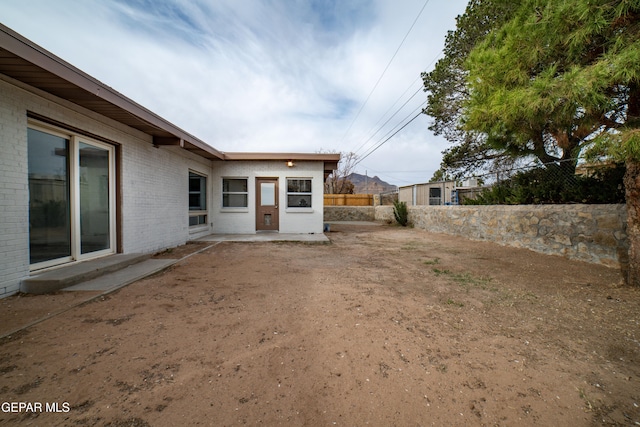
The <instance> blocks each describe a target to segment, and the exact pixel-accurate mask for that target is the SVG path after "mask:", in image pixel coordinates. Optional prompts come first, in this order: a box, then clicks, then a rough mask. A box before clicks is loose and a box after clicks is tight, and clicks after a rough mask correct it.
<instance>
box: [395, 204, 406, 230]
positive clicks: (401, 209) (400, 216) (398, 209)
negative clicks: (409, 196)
mask: <svg viewBox="0 0 640 427" xmlns="http://www.w3.org/2000/svg"><path fill="white" fill-rule="evenodd" d="M393 216H395V217H396V221H397V222H398V224H400V225H401V226H403V227H406V226H407V224H408V223H409V212H408V211H407V202H399V201H397V200H396V201H395V202H393Z"/></svg>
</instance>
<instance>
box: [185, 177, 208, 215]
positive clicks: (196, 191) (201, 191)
mask: <svg viewBox="0 0 640 427" xmlns="http://www.w3.org/2000/svg"><path fill="white" fill-rule="evenodd" d="M189 210H191V211H204V210H207V178H206V177H204V176H201V175H198V174H196V173H193V172H189Z"/></svg>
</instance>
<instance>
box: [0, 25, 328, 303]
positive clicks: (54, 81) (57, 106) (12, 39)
mask: <svg viewBox="0 0 640 427" xmlns="http://www.w3.org/2000/svg"><path fill="white" fill-rule="evenodd" d="M338 161H339V155H336V154H299V153H298V154H296V153H223V152H220V151H218V150H216V149H214V148H212V147H211V146H209V145H208V144H206V143H205V142H203V141H201V140H199V139H197V138H195V137H194V136H192V135H190V134H189V133H187V132H185V131H183V130H181V129H179V128H177V127H176V126H175V125H173V124H171V123H169V122H167V121H166V120H164V119H162V118H161V117H159V116H157V115H156V114H154V113H153V112H151V111H149V110H147V109H145V108H144V107H142V106H140V105H138V104H136V103H135V102H133V101H131V100H130V99H128V98H126V97H125V96H123V95H122V94H119V93H118V92H116V91H114V90H113V89H111V88H109V87H107V86H105V85H104V84H102V83H100V82H99V81H97V80H95V79H94V78H92V77H91V76H89V75H87V74H85V73H83V72H82V71H80V70H78V69H77V68H75V67H73V66H72V65H70V64H68V63H66V62H64V61H63V60H61V59H60V58H58V57H56V56H55V55H53V54H51V53H49V52H47V51H46V50H44V49H42V48H41V47H39V46H37V45H35V44H34V43H33V42H31V41H29V40H27V39H25V38H24V37H22V36H20V35H19V34H17V33H15V32H13V31H12V30H10V29H8V28H6V27H4V26H2V25H0V297H2V296H7V295H10V294H13V293H16V292H18V291H19V289H20V282H21V280H23V279H24V278H26V277H29V275H31V274H34V272H39V271H43V270H46V269H48V268H52V267H56V266H59V265H62V264H66V263H74V262H82V261H83V260H87V259H92V258H96V257H102V256H108V255H111V254H114V253H125V254H126V253H150V252H154V251H158V250H160V249H163V248H167V247H172V246H176V245H180V244H184V243H185V242H187V241H188V240H192V239H195V238H198V237H202V236H204V235H207V234H211V233H256V232H260V231H262V230H265V231H272V232H281V233H321V232H322V230H323V220H322V215H323V188H324V179H325V178H326V175H327V174H328V173H330V172H331V171H332V170H333V169H335V168H336V166H337V163H338Z"/></svg>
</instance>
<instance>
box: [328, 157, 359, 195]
mask: <svg viewBox="0 0 640 427" xmlns="http://www.w3.org/2000/svg"><path fill="white" fill-rule="evenodd" d="M357 160H358V156H357V155H356V154H355V153H351V152H350V153H343V154H342V155H341V156H340V163H338V169H336V170H334V171H333V173H332V174H331V175H329V177H328V178H327V181H326V182H325V186H324V192H325V193H326V194H353V190H354V187H355V186H354V185H353V182H351V180H349V179H348V177H349V176H350V175H351V173H352V172H353V169H354V168H355V167H356V163H357Z"/></svg>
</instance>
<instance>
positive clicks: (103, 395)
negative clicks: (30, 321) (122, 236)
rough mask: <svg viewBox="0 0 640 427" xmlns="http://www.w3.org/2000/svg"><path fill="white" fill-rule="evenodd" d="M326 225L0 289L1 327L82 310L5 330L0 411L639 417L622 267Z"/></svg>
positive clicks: (51, 417) (637, 292) (277, 419)
mask: <svg viewBox="0 0 640 427" xmlns="http://www.w3.org/2000/svg"><path fill="white" fill-rule="evenodd" d="M329 236H330V238H331V241H332V243H331V244H325V245H318V244H315V245H311V244H300V243H221V244H218V245H217V246H214V247H212V248H210V249H208V250H206V251H205V252H202V253H200V254H197V255H193V256H191V257H189V258H187V259H186V260H184V261H182V262H181V263H179V264H177V265H175V266H174V267H172V268H171V269H170V270H168V271H165V272H163V273H161V274H157V275H155V276H152V277H149V278H147V279H145V280H142V281H139V282H136V283H134V284H132V285H129V286H127V287H125V288H122V289H120V290H119V291H117V292H115V293H112V294H109V295H107V296H103V297H99V298H97V299H96V300H94V301H93V302H90V303H87V304H84V305H81V306H78V307H75V308H71V309H69V308H68V307H71V306H73V303H74V301H72V300H71V298H72V297H71V296H69V295H68V294H58V295H53V296H29V297H25V296H20V297H12V298H9V299H5V300H1V301H0V308H1V309H2V311H1V313H0V322H1V323H2V325H3V328H4V329H5V330H11V328H12V327H16V326H19V323H20V322H25V318H24V316H23V317H22V318H21V320H17V319H18V318H19V317H20V316H17V315H16V312H19V311H20V307H23V308H25V307H27V306H31V307H35V308H33V309H32V313H36V312H37V311H38V307H40V308H39V310H40V311H42V310H44V311H47V310H48V311H55V310H59V309H60V308H64V307H67V309H66V311H64V312H62V313H61V314H58V315H56V316H53V317H51V318H50V319H48V320H46V321H44V322H41V323H38V324H36V325H34V326H32V327H30V328H28V329H26V330H25V331H23V332H19V333H15V334H13V335H11V336H10V337H7V338H4V339H3V340H2V341H1V342H0V403H2V404H3V408H4V409H3V411H1V412H0V424H2V425H13V424H15V425H34V426H51V425H59V426H63V425H64V426H73V425H101V426H164V425H167V426H169V425H170V426H176V425H211V426H231V425H244V424H247V425H256V424H262V425H296V426H301V425H308V426H323V425H329V426H332V425H343V426H363V425H373V426H391V425H402V426H422V425H424V426H427V425H437V426H445V425H446V426H469V425H478V426H484V425H486V426H494V425H500V426H513V425H518V426H522V425H537V426H551V425H554V426H560V425H567V426H568V425H571V426H594V425H634V424H636V425H637V424H638V423H639V422H640V408H639V405H640V363H639V362H640V357H639V355H640V347H639V345H640V342H639V341H638V339H639V338H640V328H639V321H640V289H635V288H628V287H624V286H622V283H621V279H620V273H619V272H618V271H616V270H614V269H608V268H605V267H600V266H594V265H590V264H585V263H580V262H574V261H568V260H566V259H563V258H560V257H553V256H544V255H540V254H536V253H532V252H529V251H527V250H518V249H513V248H505V247H501V246H498V245H494V244H489V243H481V242H472V241H468V240H465V239H461V238H457V237H452V236H446V235H439V234H429V233H426V232H423V231H420V230H414V229H402V228H399V227H392V226H354V225H346V226H345V225H341V226H332V232H331V233H329ZM73 298H78V297H77V296H76V297H73ZM25 309H26V308H25ZM6 402H28V403H31V404H32V407H33V405H34V404H37V403H41V404H42V406H43V408H42V412H39V411H37V406H36V407H33V408H32V409H36V410H34V411H29V410H28V409H29V408H26V409H25V410H23V411H22V412H19V413H15V412H7V411H5V409H9V410H10V409H11V407H9V406H8V404H6ZM52 403H58V412H47V411H46V409H47V408H46V404H49V410H52V409H53V405H52Z"/></svg>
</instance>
